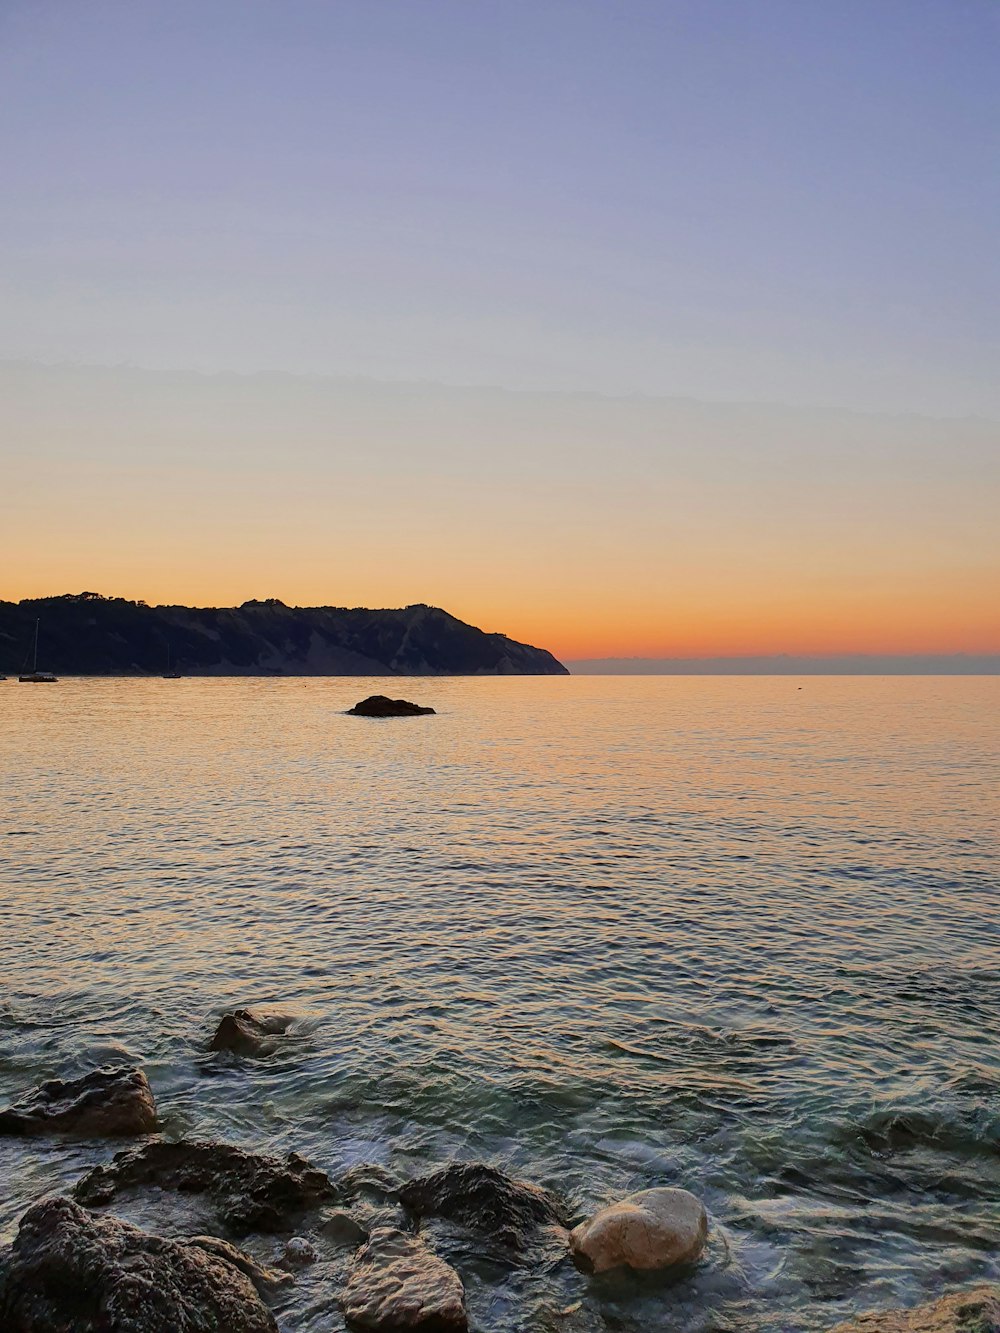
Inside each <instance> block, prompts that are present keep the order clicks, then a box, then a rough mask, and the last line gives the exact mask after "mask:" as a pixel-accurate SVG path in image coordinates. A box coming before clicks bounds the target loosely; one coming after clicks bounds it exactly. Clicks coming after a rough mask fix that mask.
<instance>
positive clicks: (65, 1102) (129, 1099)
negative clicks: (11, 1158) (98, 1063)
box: [0, 1066, 156, 1138]
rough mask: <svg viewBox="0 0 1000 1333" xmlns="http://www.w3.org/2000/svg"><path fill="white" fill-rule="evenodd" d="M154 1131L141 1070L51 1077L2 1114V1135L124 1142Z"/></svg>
mask: <svg viewBox="0 0 1000 1333" xmlns="http://www.w3.org/2000/svg"><path fill="white" fill-rule="evenodd" d="M155 1129H156V1103H155V1102H154V1101H153V1093H152V1089H151V1088H150V1086H149V1080H148V1079H147V1078H146V1075H145V1074H144V1073H143V1072H142V1071H141V1070H139V1069H126V1068H112V1067H110V1066H105V1067H103V1068H101V1069H92V1070H91V1071H90V1072H89V1073H88V1074H84V1075H83V1076H82V1077H81V1078H74V1079H58V1078H54V1079H50V1080H49V1081H48V1082H47V1083H43V1084H41V1086H40V1087H38V1088H35V1089H34V1091H33V1092H30V1093H28V1094H27V1095H26V1096H25V1097H23V1098H22V1099H21V1100H20V1101H19V1102H16V1103H15V1104H14V1105H13V1106H11V1107H9V1108H8V1109H7V1110H6V1111H0V1134H21V1135H26V1134H77V1135H79V1136H80V1137H81V1138H91V1137H106V1138H127V1137H130V1136H132V1135H136V1134H151V1133H153V1131H154V1130H155Z"/></svg>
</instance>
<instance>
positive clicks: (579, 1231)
mask: <svg viewBox="0 0 1000 1333" xmlns="http://www.w3.org/2000/svg"><path fill="white" fill-rule="evenodd" d="M707 1237H708V1215H707V1214H706V1212H705V1208H704V1205H703V1204H702V1203H701V1201H700V1200H699V1199H696V1198H695V1196H694V1195H693V1194H689V1193H688V1191H687V1190H677V1189H652V1190H641V1191H640V1192H639V1193H638V1194H630V1195H629V1196H628V1197H627V1198H625V1199H622V1200H621V1201H620V1202H619V1203H613V1204H611V1205H610V1206H609V1207H607V1208H602V1209H601V1210H600V1212H597V1213H595V1214H594V1216H593V1217H591V1218H590V1219H589V1220H588V1221H586V1222H582V1223H581V1224H580V1226H578V1227H574V1229H573V1230H572V1231H571V1232H570V1237H569V1239H570V1245H571V1246H572V1249H573V1254H574V1255H575V1256H576V1257H577V1258H578V1259H582V1261H583V1264H584V1266H585V1267H587V1268H589V1269H590V1270H592V1271H593V1272H595V1273H603V1272H606V1271H607V1270H608V1269H609V1268H622V1267H628V1268H636V1269H652V1268H670V1267H672V1266H673V1265H674V1264H684V1263H691V1262H692V1261H693V1260H695V1259H697V1258H698V1256H699V1254H701V1252H702V1250H703V1249H704V1248H705V1241H706V1239H707Z"/></svg>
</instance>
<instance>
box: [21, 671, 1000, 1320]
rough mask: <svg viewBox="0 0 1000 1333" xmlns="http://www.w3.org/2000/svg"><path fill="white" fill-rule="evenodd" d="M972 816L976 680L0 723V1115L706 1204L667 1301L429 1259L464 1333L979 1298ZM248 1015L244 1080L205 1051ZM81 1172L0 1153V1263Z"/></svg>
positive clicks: (479, 688)
mask: <svg viewBox="0 0 1000 1333" xmlns="http://www.w3.org/2000/svg"><path fill="white" fill-rule="evenodd" d="M372 693H389V694H391V695H394V696H396V695H399V694H403V695H405V696H406V697H407V698H410V699H413V700H415V701H416V702H418V703H421V704H428V705H431V706H432V707H434V708H435V709H436V710H437V711H436V714H435V715H434V716H427V717H414V718H403V719H390V720H373V719H366V718H360V717H354V716H348V715H346V713H345V710H346V709H347V708H349V707H350V706H351V705H352V704H354V703H355V702H356V701H357V700H359V699H361V698H363V697H364V696H365V695H367V694H372ZM998 777H1000V678H996V677H958V678H956V677H885V678H858V677H853V678H852V677H814V676H810V677H808V678H795V677H679V676H678V677H614V676H580V677H572V676H571V677H541V678H526V677H507V678H474V679H470V678H423V679H408V680H401V679H399V678H394V679H391V680H387V679H345V678H336V679H331V678H326V679H289V678H281V679H239V680H236V679H211V680H208V679H181V680H174V681H167V680H159V679H155V680H149V679H134V680H121V679H115V680H111V679H106V680H96V679H64V680H62V681H60V682H59V683H58V684H56V685H50V686H46V687H44V688H42V687H35V688H31V689H28V688H25V687H24V686H21V685H19V684H18V683H17V682H14V681H10V682H6V683H4V684H0V1105H6V1104H7V1103H8V1102H9V1101H10V1100H12V1099H14V1098H15V1097H16V1096H17V1095H19V1094H20V1093H22V1092H23V1091H25V1090H26V1089H29V1088H30V1087H32V1086H33V1085H35V1084H37V1083H38V1082H39V1081H40V1080H42V1079H45V1078H48V1077H52V1076H57V1075H58V1076H72V1075H76V1074H79V1073H82V1072H83V1071H85V1070H87V1069H88V1068H92V1067H94V1066H95V1065H99V1064H102V1063H108V1062H114V1063H135V1064H138V1065H141V1067H142V1068H143V1069H144V1070H145V1071H146V1073H147V1075H148V1077H149V1079H150V1082H151V1084H152V1087H153V1090H154V1092H155V1095H156V1098H157V1102H158V1106H159V1110H160V1115H161V1119H162V1126H163V1132H164V1134H166V1135H167V1136H168V1137H181V1136H196V1137H200V1138H217V1139H222V1140H225V1141H228V1142H232V1143H237V1144H240V1145H242V1146H245V1147H249V1148H253V1149H255V1150H262V1151H269V1152H286V1151H289V1150H295V1151H297V1152H299V1153H301V1154H303V1155H304V1156H305V1157H307V1158H309V1159H310V1160H311V1161H313V1162H314V1163H315V1164H317V1165H318V1166H320V1167H322V1168H323V1169H325V1170H326V1171H327V1172H328V1173H329V1174H330V1175H331V1177H334V1178H336V1177H337V1176H338V1175H340V1174H342V1173H343V1172H344V1171H345V1170H347V1169H348V1168H349V1167H351V1166H354V1165H356V1164H359V1163H377V1164H380V1165H381V1166H383V1167H385V1168H386V1169H388V1170H390V1171H392V1172H393V1173H395V1174H397V1175H398V1176H400V1177H402V1178H406V1177H410V1176H413V1175H417V1174H420V1173H421V1172H424V1171H426V1170H428V1169H430V1168H431V1167H433V1166H435V1165H438V1164H440V1163H442V1162H445V1161H448V1160H453V1159H458V1160H469V1161H485V1162H488V1163H491V1164H494V1165H497V1166H501V1167H503V1168H504V1169H505V1170H507V1171H508V1172H510V1173H511V1174H513V1175H515V1176H517V1177H520V1178H522V1179H527V1180H530V1181H534V1182H537V1183H538V1184H541V1185H544V1186H546V1187H548V1188H549V1189H552V1190H554V1191H556V1192H557V1193H558V1194H559V1195H560V1196H561V1197H562V1198H563V1199H565V1200H566V1202H567V1205H568V1206H569V1207H570V1209H571V1210H572V1212H573V1213H574V1214H575V1215H576V1216H577V1217H580V1218H582V1217H584V1216H586V1215H587V1214H588V1213H589V1212H591V1211H592V1210H594V1209H595V1208H597V1207H599V1206H601V1205H603V1204H604V1203H606V1202H608V1201H611V1200H614V1199H618V1198H621V1197H622V1196H624V1195H626V1194H628V1193H630V1192H632V1191H635V1190H640V1189H644V1188H648V1187H653V1186H661V1185H671V1186H680V1187H683V1188H685V1189H688V1190H691V1191H693V1192H694V1193H695V1194H697V1195H698V1196H699V1198H701V1199H703V1200H704V1202H705V1204H706V1206H707V1207H708V1210H709V1213H710V1217H711V1235H710V1239H709V1245H708V1248H707V1250H706V1253H705V1255H704V1257H703V1259H702V1261H701V1262H700V1263H699V1264H698V1265H697V1266H696V1267H695V1268H694V1269H693V1270H688V1271H685V1272H684V1273H683V1274H681V1275H680V1276H678V1275H671V1276H670V1277H655V1276H653V1277H648V1276H647V1277H638V1276H630V1275H628V1274H627V1273H618V1274H613V1275H611V1276H608V1277H601V1278H594V1277H587V1276H585V1275H584V1274H581V1273H579V1272H578V1271H577V1270H576V1269H575V1268H574V1267H573V1266H572V1264H569V1263H562V1264H559V1263H556V1264H554V1265H550V1266H548V1267H546V1268H544V1270H541V1269H533V1268H531V1266H530V1265H528V1266H525V1265H520V1266H518V1265H512V1266H507V1267H505V1266H504V1265H503V1264H498V1263H496V1262H494V1261H493V1260H490V1259H488V1258H483V1257H482V1256H478V1255H477V1254H476V1253H475V1247H474V1246H470V1245H468V1244H466V1245H465V1247H464V1249H463V1248H462V1247H461V1246H460V1247H459V1248H458V1249H457V1250H455V1251H454V1252H453V1254H452V1257H453V1258H454V1261H455V1263H456V1266H457V1267H458V1268H459V1271H460V1272H461V1274H462V1277H463V1280H464V1281H465V1285H466V1290H467V1294H468V1302H469V1309H470V1315H471V1322H472V1327H473V1328H474V1329H476V1330H478V1331H480V1333H547V1331H548V1330H563V1331H564V1333H576V1331H578V1330H582V1331H583V1333H601V1331H602V1330H617V1331H619V1333H647V1331H649V1330H660V1329H663V1330H671V1331H672V1333H723V1331H725V1330H733V1331H734V1333H735V1331H736V1330H739V1331H740V1333H765V1331H766V1333H819V1331H820V1330H827V1329H830V1328H831V1327H833V1326H834V1325H835V1324H836V1323H837V1322H838V1321H839V1320H841V1319H845V1318H847V1317H849V1316H850V1315H851V1314H852V1313H854V1312H857V1311H860V1310H865V1309H870V1308H886V1307H889V1306H898V1305H909V1304H913V1303H916V1302H918V1301H920V1300H923V1299H927V1298H929V1297H932V1296H936V1295H939V1294H941V1293H943V1292H944V1291H947V1290H951V1289H952V1288H955V1287H959V1286H962V1285H963V1284H967V1283H973V1282H975V1281H979V1280H983V1279H988V1278H991V1277H992V1278H996V1277H997V1276H998V1275H1000V892H998V890H1000V883H998V865H1000V860H998V852H1000V820H998V792H1000V782H998ZM248 1005H249V1006H259V1007H262V1008H265V1009H272V1010H275V1009H277V1010H281V1011H283V1012H285V1013H287V1014H290V1015H291V1016H292V1018H293V1023H292V1027H291V1029H290V1032H289V1034H288V1036H287V1037H286V1038H285V1039H284V1040H282V1041H281V1042H280V1043H279V1044H278V1047H277V1049H276V1051H275V1052H274V1053H273V1054H272V1055H271V1056H270V1057H269V1058H267V1059H263V1060H256V1061H255V1060H244V1059H240V1058H238V1057H234V1056H232V1055H229V1054H212V1053H211V1052H209V1051H208V1049H207V1045H208V1041H209V1038H210V1036H211V1033H212V1030H213V1028H214V1026H215V1024H216V1023H217V1021H218V1019H219V1016H220V1015H221V1014H222V1013H223V1012H225V1011H227V1010H231V1009H232V1008H234V1007H242V1006H248ZM119 1147H120V1145H116V1144H109V1143H78V1142H71V1141H70V1142H65V1141H52V1140H31V1141H21V1140H12V1139H4V1140H0V1245H2V1244H3V1243H4V1242H6V1241H9V1240H11V1239H12V1237H13V1235H14V1234H15V1231H16V1226H17V1220H18V1218H19V1216H20V1215H21V1213H22V1212H23V1211H24V1209H25V1208H26V1207H27V1206H28V1204H29V1203H30V1202H32V1201H33V1200H35V1199H36V1198H38V1197H40V1196H41V1195H44V1194H46V1193H50V1192H55V1191H65V1190H67V1189H69V1188H70V1187H71V1186H72V1183H73V1182H74V1181H75V1180H76V1179H77V1178H78V1177H79V1176H80V1175H81V1174H82V1173H83V1172H84V1171H86V1170H87V1169H88V1168H89V1167H91V1166H93V1165H94V1164H96V1163H98V1162H100V1161H104V1160H106V1159H107V1158H108V1157H109V1156H110V1155H111V1154H112V1153H113V1152H115V1151H116V1150H117V1149H118V1148H119ZM170 1206H171V1205H170V1201H169V1200H166V1201H164V1200H161V1201H160V1204H159V1208H160V1228H161V1230H162V1229H163V1228H164V1227H166V1228H167V1229H168V1230H169V1228H170V1227H171V1226H174V1228H175V1230H176V1231H178V1232H183V1229H184V1226H185V1223H184V1222H183V1221H182V1220H181V1219H180V1218H178V1220H177V1221H176V1222H174V1223H172V1222H171V1221H170V1216H171V1214H170V1211H169V1210H170ZM122 1215H123V1216H124V1215H125V1214H124V1213H123V1214H122ZM164 1218H166V1220H164ZM248 1245H249V1246H250V1247H251V1248H254V1247H255V1248H254V1252H255V1253H256V1254H257V1255H258V1257H260V1258H263V1259H264V1260H266V1261H269V1262H270V1261H273V1260H274V1259H275V1258H276V1257H277V1253H278V1250H279V1249H280V1245H281V1241H280V1240H279V1239H277V1238H269V1237H263V1238H252V1239H251V1240H250V1241H248ZM456 1256H457V1257H456ZM322 1271H323V1270H322V1265H320V1266H319V1267H318V1268H317V1270H316V1272H318V1273H321V1272H322ZM330 1271H332V1270H330ZM336 1295H337V1293H336V1290H335V1288H334V1286H333V1284H332V1283H329V1284H328V1285H327V1286H326V1287H323V1286H322V1284H321V1283H320V1282H319V1279H318V1278H317V1277H315V1276H311V1277H303V1278H302V1279H301V1280H300V1281H299V1282H298V1283H297V1284H296V1285H295V1287H294V1289H293V1290H292V1291H291V1294H288V1295H286V1296H284V1297H283V1298H282V1301H281V1302H279V1305H278V1308H277V1316H278V1319H279V1323H280V1325H281V1328H282V1330H283V1333H329V1331H330V1330H337V1329H340V1328H342V1323H341V1322H340V1316H339V1314H338V1311H337V1303H336Z"/></svg>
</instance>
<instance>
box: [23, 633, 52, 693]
mask: <svg viewBox="0 0 1000 1333" xmlns="http://www.w3.org/2000/svg"><path fill="white" fill-rule="evenodd" d="M40 624H41V621H40V620H36V621H35V648H34V652H33V654H32V659H31V670H30V671H25V672H23V673H22V674H21V675H20V676H18V680H19V681H20V682H21V684H22V685H54V684H55V682H56V677H55V676H53V674H52V672H51V671H39V670H38V626H39V625H40Z"/></svg>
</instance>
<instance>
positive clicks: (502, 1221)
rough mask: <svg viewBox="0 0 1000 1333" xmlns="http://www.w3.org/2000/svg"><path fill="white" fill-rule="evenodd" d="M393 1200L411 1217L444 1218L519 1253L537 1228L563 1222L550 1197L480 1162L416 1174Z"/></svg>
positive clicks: (564, 1221)
mask: <svg viewBox="0 0 1000 1333" xmlns="http://www.w3.org/2000/svg"><path fill="white" fill-rule="evenodd" d="M399 1197H400V1202H401V1203H402V1204H403V1207H404V1208H406V1209H407V1210H408V1211H409V1212H411V1213H412V1214H414V1215H415V1216H416V1217H417V1218H420V1217H423V1216H430V1217H446V1218H449V1219H450V1220H452V1221H455V1222H460V1223H462V1225H463V1226H467V1227H470V1228H471V1229H472V1230H474V1231H478V1232H480V1233H482V1234H484V1235H488V1236H491V1237H493V1238H495V1239H496V1240H499V1241H500V1242H501V1243H502V1244H504V1245H507V1246H509V1247H510V1248H511V1249H515V1250H520V1249H524V1248H525V1247H526V1245H527V1243H528V1241H529V1239H530V1237H531V1233H532V1232H534V1231H535V1230H537V1228H538V1227H541V1226H553V1225H555V1226H565V1225H566V1224H567V1216H566V1214H565V1212H564V1210H563V1209H562V1207H561V1206H560V1204H559V1203H558V1201H557V1200H556V1199H554V1198H553V1197H552V1195H550V1194H547V1193H546V1191H545V1190H543V1189H540V1188H539V1186H537V1185H531V1184H528V1183H527V1182H526V1181H523V1180H513V1179H512V1178H511V1177H510V1176H508V1175H507V1174H506V1173H505V1172H503V1171H500V1170H498V1169H497V1168H496V1167H493V1166H486V1165H484V1164H483V1163H481V1162H452V1163H450V1164H449V1165H448V1166H445V1167H442V1168H441V1170H440V1171H434V1172H432V1173H431V1174H430V1175H428V1176H419V1177H418V1178H417V1179H416V1180H411V1181H408V1182H407V1183H406V1184H405V1185H404V1186H403V1187H402V1189H401V1190H400V1192H399Z"/></svg>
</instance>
